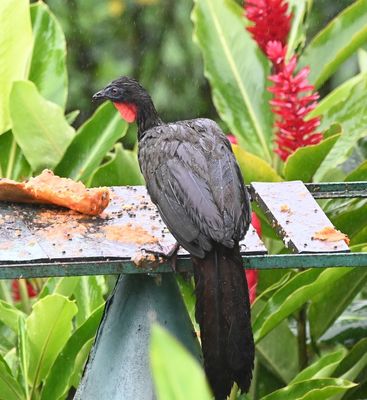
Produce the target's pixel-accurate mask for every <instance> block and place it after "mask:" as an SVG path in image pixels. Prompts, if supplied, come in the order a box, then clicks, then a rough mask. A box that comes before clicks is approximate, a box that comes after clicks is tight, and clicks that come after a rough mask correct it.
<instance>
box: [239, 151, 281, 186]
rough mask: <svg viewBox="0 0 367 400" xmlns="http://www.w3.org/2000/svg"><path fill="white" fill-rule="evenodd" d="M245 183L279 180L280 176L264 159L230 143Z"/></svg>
mask: <svg viewBox="0 0 367 400" xmlns="http://www.w3.org/2000/svg"><path fill="white" fill-rule="evenodd" d="M232 149H233V153H234V154H235V156H236V159H237V161H238V164H239V166H240V168H241V172H242V176H243V178H244V180H245V182H246V183H250V182H280V181H281V180H282V178H281V177H280V176H279V175H278V174H277V173H276V171H275V170H274V169H273V168H272V167H271V166H270V165H269V164H268V163H267V162H266V161H264V160H262V159H261V158H259V157H257V156H255V155H254V154H251V153H249V152H247V151H245V150H244V149H243V148H242V147H240V146H238V145H232Z"/></svg>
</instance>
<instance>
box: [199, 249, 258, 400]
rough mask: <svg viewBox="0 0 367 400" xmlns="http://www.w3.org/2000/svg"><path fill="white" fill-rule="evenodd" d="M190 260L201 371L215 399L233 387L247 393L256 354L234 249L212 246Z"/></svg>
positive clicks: (243, 281)
mask: <svg viewBox="0 0 367 400" xmlns="http://www.w3.org/2000/svg"><path fill="white" fill-rule="evenodd" d="M192 259H193V265H194V277H195V284H196V320H197V321H198V323H199V325H200V337H201V343H202V349H203V355H204V367H205V372H206V375H207V377H208V380H209V383H210V385H211V387H212V390H213V392H214V395H215V399H216V400H223V399H225V398H226V396H227V395H228V394H229V393H230V390H231V387H232V384H233V382H236V383H237V384H238V386H239V387H240V388H241V390H242V391H244V392H247V391H248V389H249V387H250V383H251V379H252V369H253V365H254V354H255V349H254V341H253V337H252V330H251V313H250V300H249V293H248V286H247V281H246V277H245V273H244V270H243V267H242V260H241V255H240V251H239V247H238V246H235V248H233V249H229V248H227V247H225V246H223V245H219V244H216V245H215V247H214V248H213V250H212V251H211V252H210V253H208V254H207V255H206V257H205V258H204V259H200V258H196V257H192Z"/></svg>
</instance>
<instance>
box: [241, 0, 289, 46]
mask: <svg viewBox="0 0 367 400" xmlns="http://www.w3.org/2000/svg"><path fill="white" fill-rule="evenodd" d="M244 3H245V4H244V7H245V14H246V17H247V19H248V20H250V21H252V22H253V23H254V25H253V26H249V27H248V28H247V30H248V31H249V32H250V33H251V35H252V37H253V38H254V40H255V41H256V42H257V43H258V45H259V46H260V48H261V49H262V51H263V52H264V53H266V46H267V44H268V42H269V41H270V40H276V41H279V42H280V43H281V44H282V45H283V46H284V45H285V44H286V41H287V37H288V33H289V31H290V27H291V15H287V12H288V3H287V2H286V1H285V0H245V2H244Z"/></svg>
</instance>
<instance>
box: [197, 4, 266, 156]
mask: <svg viewBox="0 0 367 400" xmlns="http://www.w3.org/2000/svg"><path fill="white" fill-rule="evenodd" d="M192 20H193V22H194V39H195V41H196V42H197V44H198V45H199V46H200V49H201V51H202V55H203V58H204V64H205V76H206V77H207V78H208V80H209V82H210V85H211V88H212V94H213V101H214V104H215V107H216V109H217V111H218V113H219V115H220V117H221V119H222V120H223V121H224V122H225V123H226V124H227V125H228V128H229V129H230V131H231V133H233V134H234V135H236V136H237V137H238V138H239V140H240V144H241V145H243V147H244V148H245V149H246V150H248V151H249V152H251V153H253V154H256V155H257V156H259V157H261V158H263V159H265V160H266V161H267V162H271V159H272V152H271V146H272V142H271V138H272V129H271V127H272V113H271V111H270V108H269V105H268V100H269V99H270V97H271V96H270V93H269V92H268V91H267V90H266V86H267V77H268V75H269V72H270V65H269V62H268V61H267V59H266V57H265V56H264V54H263V53H262V52H261V50H260V49H259V48H258V46H257V44H256V43H255V42H254V41H253V40H252V39H251V37H250V34H249V33H248V32H247V31H246V29H245V28H244V18H243V9H242V8H241V7H240V6H238V5H237V4H236V3H235V2H234V1H233V0H195V7H194V10H193V13H192Z"/></svg>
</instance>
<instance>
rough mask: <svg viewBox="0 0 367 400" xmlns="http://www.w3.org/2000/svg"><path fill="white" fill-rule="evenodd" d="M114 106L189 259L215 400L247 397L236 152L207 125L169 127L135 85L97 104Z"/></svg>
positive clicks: (242, 210) (105, 93) (127, 83)
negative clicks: (238, 393)
mask: <svg viewBox="0 0 367 400" xmlns="http://www.w3.org/2000/svg"><path fill="white" fill-rule="evenodd" d="M93 99H94V100H99V99H108V100H111V101H112V102H113V103H114V105H115V106H116V108H117V109H118V110H119V112H120V114H121V116H122V117H123V118H124V119H125V120H126V121H128V122H129V123H131V122H134V121H136V122H137V125H138V142H139V164H140V168H141V171H142V174H143V176H144V178H145V181H146V186H147V190H148V193H149V195H150V197H151V199H152V201H153V203H154V204H155V205H156V206H157V208H158V210H159V213H160V215H161V217H162V220H163V221H164V222H165V224H166V225H167V227H168V229H169V230H170V232H171V233H172V235H173V236H174V237H175V239H176V240H177V241H178V243H179V244H180V245H181V246H182V247H184V248H185V249H186V250H187V251H188V252H189V253H190V254H191V257H192V263H193V266H194V279H195V292H196V313H195V316H196V320H197V321H198V323H199V325H200V337H201V343H202V350H203V356H204V367H205V372H206V375H207V378H208V381H209V383H210V385H211V388H212V390H213V392H214V395H215V398H216V400H222V399H225V398H226V396H227V395H228V394H229V393H230V390H231V387H232V384H233V382H237V384H238V386H239V387H240V388H241V390H242V391H245V392H247V391H248V389H249V386H250V383H251V378H252V369H253V363H254V342H253V337H252V330H251V315H250V302H249V293H248V286H247V281H246V277H245V274H244V271H243V266H242V259H241V255H240V247H239V241H240V240H241V239H242V238H243V237H244V235H245V233H246V231H247V229H248V227H249V224H250V201H249V196H248V193H247V191H246V188H245V186H244V183H243V179H242V176H241V173H240V170H239V167H238V165H237V162H236V159H235V157H234V155H233V152H232V149H231V145H230V143H229V141H228V139H227V138H226V137H225V135H224V134H223V132H222V131H221V129H220V128H219V126H218V125H217V124H216V123H215V122H214V121H212V120H210V119H204V118H198V119H192V120H187V121H178V122H171V123H164V122H163V121H162V120H161V118H160V117H159V115H158V113H157V111H156V109H155V107H154V105H153V102H152V99H151V98H150V96H149V94H148V93H147V92H146V90H145V89H144V88H143V87H142V86H141V85H140V84H139V83H138V82H137V81H136V80H134V79H131V78H128V77H121V78H119V79H116V80H114V81H113V82H111V83H110V84H109V85H107V86H106V87H105V88H104V89H102V90H100V91H99V92H97V93H96V94H95V95H94V96H93Z"/></svg>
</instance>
